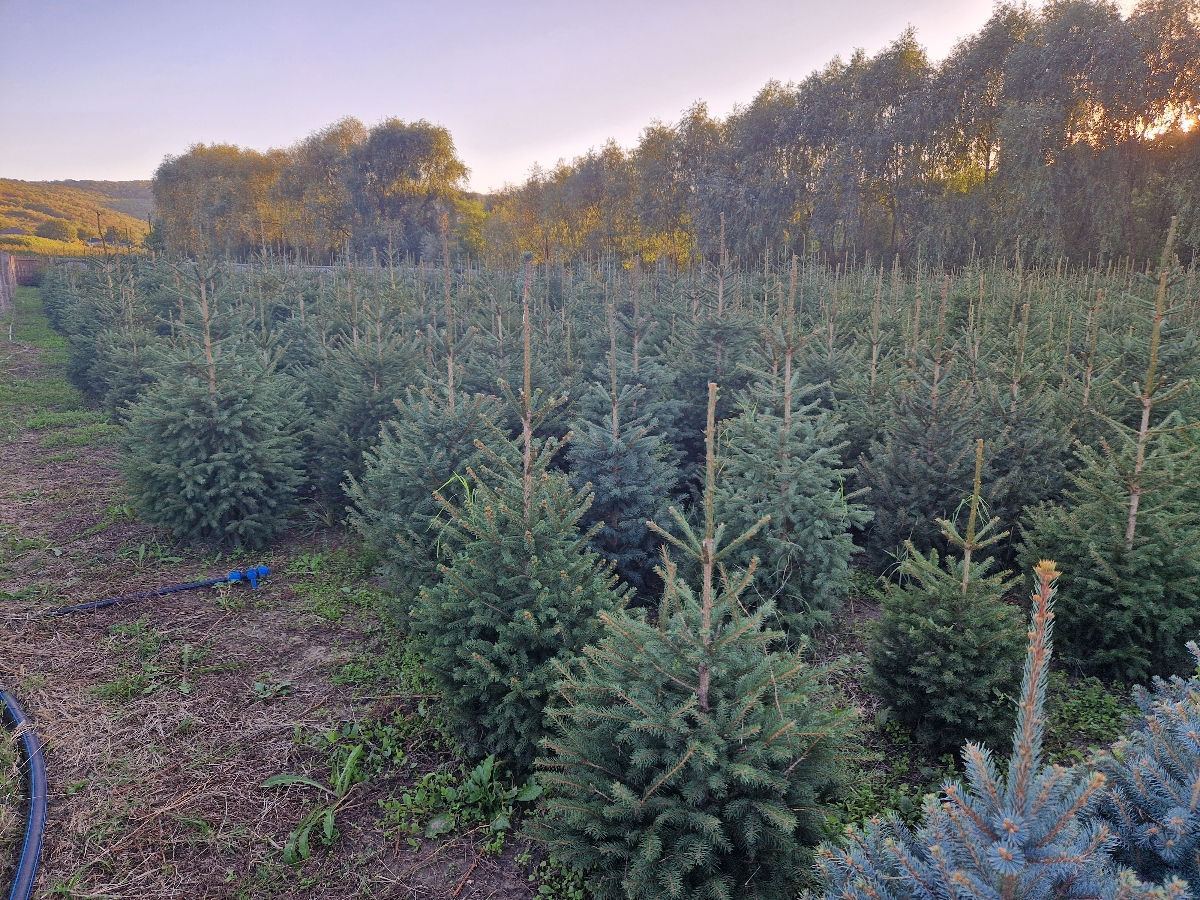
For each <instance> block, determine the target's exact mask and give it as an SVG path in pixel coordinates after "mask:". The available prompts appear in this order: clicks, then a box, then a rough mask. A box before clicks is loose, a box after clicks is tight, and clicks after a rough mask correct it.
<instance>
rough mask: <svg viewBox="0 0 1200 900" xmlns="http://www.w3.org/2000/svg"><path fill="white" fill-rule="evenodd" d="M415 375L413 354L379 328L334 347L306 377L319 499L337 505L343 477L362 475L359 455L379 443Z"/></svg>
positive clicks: (311, 450)
mask: <svg viewBox="0 0 1200 900" xmlns="http://www.w3.org/2000/svg"><path fill="white" fill-rule="evenodd" d="M415 371H416V351H415V350H414V348H413V347H412V346H411V345H410V344H409V343H407V342H405V341H402V340H401V339H400V338H399V336H398V335H396V334H394V333H392V332H391V330H390V329H388V328H385V327H384V326H383V325H382V324H381V325H380V327H379V330H378V331H377V332H376V333H375V334H374V335H373V336H372V338H371V339H370V340H361V341H359V342H357V343H356V342H354V341H352V340H347V339H342V340H338V341H336V342H335V344H334V346H333V347H332V348H331V349H330V352H329V354H328V356H326V357H325V358H324V359H323V360H322V361H321V363H320V364H319V365H318V366H316V367H315V368H314V369H312V370H310V371H309V372H307V373H306V378H305V380H306V383H307V385H308V389H309V402H310V405H311V408H312V411H313V429H312V437H311V441H310V443H309V468H310V471H311V472H312V479H311V480H312V481H313V483H314V484H315V486H316V487H317V489H318V491H319V492H320V493H321V495H322V496H323V497H325V498H326V499H333V498H338V499H340V498H341V497H342V487H341V485H342V483H343V482H344V481H345V480H346V478H347V476H348V475H350V476H354V477H360V476H361V475H362V472H363V467H364V460H363V453H364V452H366V451H367V450H369V449H371V448H372V447H373V446H374V445H375V443H376V442H377V441H378V440H379V432H380V425H381V424H382V423H383V421H384V420H385V419H387V418H389V416H390V414H391V413H392V412H394V411H395V407H394V406H393V401H394V400H395V399H396V398H397V397H399V396H401V395H402V394H403V393H404V389H405V387H406V386H407V385H409V384H411V383H412V382H413V380H414V376H415Z"/></svg>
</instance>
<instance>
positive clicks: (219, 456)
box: [122, 273, 306, 547]
mask: <svg viewBox="0 0 1200 900" xmlns="http://www.w3.org/2000/svg"><path fill="white" fill-rule="evenodd" d="M210 299H211V297H210V282H209V276H208V275H207V274H204V273H201V275H200V277H199V304H198V305H199V312H200V319H199V323H198V328H197V329H196V330H194V331H193V330H188V331H187V332H186V333H185V334H184V335H183V336H182V338H181V340H179V341H178V342H177V343H176V345H175V347H174V348H173V350H174V353H175V354H176V355H175V357H174V358H172V359H170V360H169V361H166V362H164V366H163V371H162V375H161V378H160V379H159V381H158V382H156V383H155V384H154V385H153V386H152V387H151V388H149V389H148V390H147V391H146V393H145V395H144V396H143V397H142V399H141V400H139V401H138V402H137V403H136V404H134V405H133V406H132V407H129V408H128V412H127V419H128V421H127V430H126V436H125V449H126V456H125V458H124V460H123V462H122V468H123V470H124V473H125V478H126V481H127V482H128V486H129V491H130V494H131V496H132V497H133V499H134V502H135V503H136V505H137V507H138V510H139V512H140V514H141V516H142V518H143V519H145V521H147V522H149V523H151V524H154V525H163V526H165V527H167V528H169V529H170V530H171V531H172V532H173V533H174V534H175V535H176V536H178V537H181V538H187V539H192V540H196V539H200V540H213V541H218V542H221V543H226V544H230V545H233V546H238V547H259V546H261V545H262V544H263V543H265V542H266V541H267V540H269V539H270V538H271V537H272V536H273V535H274V534H275V533H276V532H277V531H279V530H280V529H281V528H282V527H283V525H284V524H285V521H286V517H287V514H288V513H289V512H290V511H291V509H292V508H293V506H294V505H295V501H296V494H297V490H298V489H299V487H300V485H301V483H302V480H303V476H302V473H301V470H300V465H301V445H300V429H301V428H303V426H304V424H305V419H306V416H305V412H304V408H303V406H302V404H301V403H300V402H299V401H297V400H295V399H293V396H294V389H293V386H292V385H291V384H290V382H288V381H287V380H286V379H285V378H284V377H283V376H281V375H280V374H279V373H278V372H277V371H276V367H275V364H276V362H277V359H276V357H274V356H270V355H268V356H267V357H265V358H264V356H263V355H262V353H261V352H258V350H257V349H252V348H250V347H248V346H246V345H245V344H244V343H243V342H242V341H240V340H239V339H238V338H236V337H233V338H226V339H224V340H221V341H217V340H214V337H213V327H212V318H213V314H214V311H213V310H212V308H211V304H210Z"/></svg>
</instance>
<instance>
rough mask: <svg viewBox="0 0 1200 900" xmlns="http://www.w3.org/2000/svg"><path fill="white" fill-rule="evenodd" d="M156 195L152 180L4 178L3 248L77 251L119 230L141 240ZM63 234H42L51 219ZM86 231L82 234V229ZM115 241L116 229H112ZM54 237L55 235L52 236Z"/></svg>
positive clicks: (0, 184)
mask: <svg viewBox="0 0 1200 900" xmlns="http://www.w3.org/2000/svg"><path fill="white" fill-rule="evenodd" d="M153 209H154V199H153V196H152V195H151V193H150V182H148V181H66V182H47V181H18V180H16V179H12V178H0V247H4V248H5V249H8V248H11V249H15V250H18V251H20V250H22V249H24V250H33V251H37V252H57V253H73V252H81V251H83V250H84V249H85V247H86V244H85V243H84V241H85V240H86V239H87V238H95V237H99V234H98V232H97V215H99V225H100V227H101V229H102V230H103V231H105V232H108V231H109V229H110V228H111V229H114V230H115V234H116V235H117V236H119V238H120V239H121V240H130V241H131V242H132V243H133V244H140V243H141V241H142V239H143V238H144V237H145V236H146V233H147V232H148V231H149V230H150V229H149V226H148V225H147V223H146V217H147V216H148V215H150V214H152V213H153ZM55 221H57V222H61V223H66V224H65V225H60V226H59V228H60V230H61V235H52V234H46V233H43V234H42V235H40V236H39V235H38V229H39V228H42V229H43V231H46V229H47V228H48V227H49V226H48V223H51V222H55ZM81 232H82V234H83V235H84V237H81V236H80V234H81ZM109 236H110V240H111V238H112V234H111V233H110V235H109ZM51 238H54V239H51Z"/></svg>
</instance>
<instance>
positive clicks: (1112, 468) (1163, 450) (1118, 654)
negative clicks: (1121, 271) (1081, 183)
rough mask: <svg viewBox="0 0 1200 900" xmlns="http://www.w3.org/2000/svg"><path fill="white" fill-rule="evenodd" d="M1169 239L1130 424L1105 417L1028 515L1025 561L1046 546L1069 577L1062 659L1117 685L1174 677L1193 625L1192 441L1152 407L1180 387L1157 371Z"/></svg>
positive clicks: (1198, 570) (1197, 528)
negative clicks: (1104, 432)
mask: <svg viewBox="0 0 1200 900" xmlns="http://www.w3.org/2000/svg"><path fill="white" fill-rule="evenodd" d="M1170 246H1171V238H1170V237H1169V238H1168V242H1167V252H1164V255H1163V261H1162V268H1161V275H1160V280H1159V286H1158V291H1157V294H1156V298H1155V302H1154V306H1153V313H1152V315H1151V320H1150V321H1151V328H1150V336H1149V348H1148V349H1149V352H1148V356H1147V363H1146V371H1145V374H1144V376H1143V377H1142V378H1141V379H1139V381H1140V383H1139V384H1136V385H1135V386H1134V388H1133V389H1126V390H1128V392H1129V393H1130V395H1131V396H1132V397H1133V399H1135V400H1136V402H1137V405H1138V408H1139V411H1140V414H1139V417H1138V424H1137V426H1136V427H1134V426H1130V425H1127V424H1124V423H1122V422H1118V421H1117V420H1115V419H1108V420H1107V422H1108V426H1109V432H1110V434H1109V437H1108V439H1106V440H1103V441H1102V442H1101V448H1100V450H1099V451H1097V450H1095V449H1093V448H1091V447H1087V446H1080V447H1079V448H1078V450H1077V456H1078V458H1079V461H1080V466H1079V468H1078V470H1077V471H1075V472H1072V473H1070V474H1069V478H1070V482H1071V485H1070V487H1068V488H1067V489H1066V491H1065V492H1064V494H1065V496H1064V498H1063V502H1062V503H1061V504H1051V503H1043V504H1041V505H1040V506H1038V507H1035V508H1033V509H1032V510H1030V511H1029V512H1028V517H1027V522H1026V523H1025V526H1024V528H1023V529H1022V533H1023V542H1022V548H1023V553H1024V555H1025V558H1027V559H1028V558H1029V557H1032V556H1035V555H1037V554H1038V553H1041V552H1048V551H1050V550H1051V549H1053V551H1054V552H1055V553H1056V554H1057V555H1058V556H1059V557H1060V558H1061V559H1062V560H1064V562H1065V563H1069V564H1070V565H1071V566H1072V567H1073V568H1072V571H1074V572H1076V573H1077V575H1076V577H1075V578H1074V579H1073V581H1072V582H1071V583H1070V584H1069V585H1067V586H1066V587H1065V588H1064V593H1063V596H1064V597H1065V598H1066V599H1067V600H1068V601H1069V602H1067V603H1065V604H1064V610H1063V614H1062V616H1061V620H1060V637H1061V644H1062V647H1063V650H1064V656H1065V657H1066V658H1067V659H1069V660H1070V661H1071V662H1072V663H1074V664H1076V665H1078V666H1079V667H1080V668H1081V669H1083V670H1084V671H1086V672H1089V673H1093V674H1096V675H1102V676H1105V677H1108V678H1113V679H1119V680H1121V681H1124V682H1126V683H1131V682H1138V681H1145V680H1147V679H1148V678H1149V677H1150V676H1152V675H1166V674H1172V673H1181V672H1183V671H1185V670H1186V668H1187V666H1188V657H1187V655H1186V653H1185V652H1184V651H1183V649H1182V648H1183V642H1184V640H1185V639H1186V638H1187V637H1188V636H1189V635H1191V634H1193V633H1194V632H1195V630H1196V627H1197V626H1200V557H1198V556H1197V554H1196V546H1197V545H1198V544H1200V504H1197V502H1196V500H1197V493H1196V487H1195V486H1196V484H1198V483H1200V442H1198V438H1197V430H1196V425H1195V423H1194V422H1189V421H1186V420H1185V419H1184V418H1183V416H1182V415H1181V414H1180V412H1179V411H1178V410H1175V411H1172V412H1171V413H1169V414H1167V415H1166V416H1165V417H1164V418H1162V419H1160V420H1159V421H1157V422H1155V421H1154V420H1155V415H1154V411H1155V409H1156V408H1158V407H1159V406H1160V405H1162V404H1167V403H1169V402H1170V401H1172V400H1174V399H1175V398H1177V397H1179V396H1180V395H1181V394H1182V393H1183V392H1184V391H1186V390H1187V389H1188V388H1189V384H1188V382H1186V381H1181V382H1176V383H1174V384H1169V383H1166V381H1165V379H1164V378H1162V377H1161V376H1160V374H1159V348H1160V339H1161V336H1162V332H1163V328H1164V325H1165V323H1166V321H1167V318H1168V314H1169V313H1170V312H1172V310H1171V309H1170V306H1169V303H1168V291H1167V288H1168V284H1169V277H1170V267H1169V265H1168V263H1169V259H1170V258H1169V250H1170Z"/></svg>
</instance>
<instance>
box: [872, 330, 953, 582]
mask: <svg viewBox="0 0 1200 900" xmlns="http://www.w3.org/2000/svg"><path fill="white" fill-rule="evenodd" d="M918 364H919V368H918V369H916V370H914V371H913V372H911V373H910V374H909V377H908V378H907V379H906V380H905V382H904V383H903V384H902V385H901V386H900V388H899V389H898V390H897V392H896V394H895V395H894V396H893V399H892V403H893V408H892V410H891V412H890V413H889V415H888V416H887V418H886V421H887V425H886V428H885V431H884V434H883V436H882V440H881V441H879V442H877V443H875V444H873V446H872V450H871V454H870V456H869V457H865V458H862V459H860V460H859V470H860V479H861V483H862V484H863V485H864V486H866V487H869V488H870V493H868V494H867V495H866V502H867V504H868V506H870V508H871V510H872V513H873V518H872V520H871V524H870V525H869V526H868V527H867V529H866V531H865V546H864V549H865V551H866V555H867V559H868V562H869V564H870V566H871V568H872V569H873V570H874V571H876V572H882V571H884V570H885V569H887V568H888V567H889V566H891V565H893V564H894V563H895V562H896V560H897V558H898V557H900V556H901V555H902V553H903V547H904V543H905V541H912V543H913V545H914V546H915V547H916V548H917V549H918V550H919V551H921V552H925V551H926V550H928V549H930V548H931V547H937V546H939V539H940V532H939V531H938V527H937V525H936V521H937V519H938V518H939V517H945V516H947V515H949V514H950V513H951V512H952V511H953V509H954V508H955V507H956V506H957V505H958V503H959V501H960V499H961V498H962V497H964V496H965V495H966V494H967V493H968V492H969V491H970V489H971V481H970V479H971V462H970V450H971V439H972V437H973V435H972V434H971V432H972V431H973V430H974V428H975V419H976V414H975V411H974V410H973V408H972V406H971V404H970V403H969V402H968V394H967V391H968V385H967V384H966V383H965V382H962V381H959V382H957V383H956V382H955V381H953V380H952V378H951V376H950V372H951V370H952V368H953V365H954V356H953V354H951V353H950V352H949V351H945V350H937V351H930V352H929V353H928V354H926V355H924V356H922V357H920V358H919V360H918Z"/></svg>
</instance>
